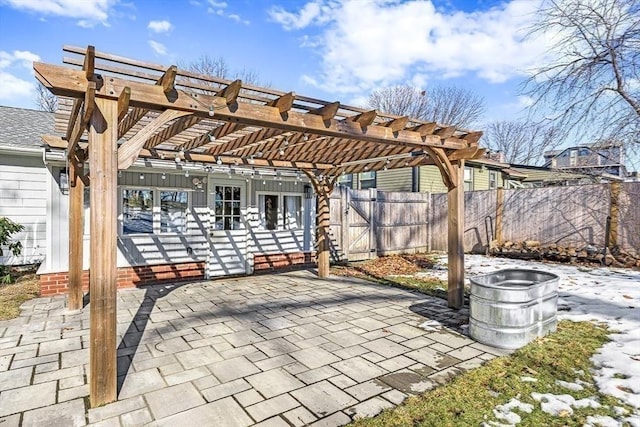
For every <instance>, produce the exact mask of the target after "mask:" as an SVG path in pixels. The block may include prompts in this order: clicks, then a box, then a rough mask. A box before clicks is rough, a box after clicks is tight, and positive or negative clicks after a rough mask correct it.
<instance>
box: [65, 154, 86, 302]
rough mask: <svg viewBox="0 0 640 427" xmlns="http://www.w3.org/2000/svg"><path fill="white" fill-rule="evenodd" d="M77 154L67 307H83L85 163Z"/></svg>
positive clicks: (71, 201)
mask: <svg viewBox="0 0 640 427" xmlns="http://www.w3.org/2000/svg"><path fill="white" fill-rule="evenodd" d="M80 161H84V159H78V158H77V157H76V156H75V155H73V156H72V161H70V162H69V170H68V176H69V284H68V289H67V295H68V299H67V308H68V309H69V310H80V309H81V308H82V297H83V292H82V260H83V243H84V242H83V235H84V215H83V211H84V182H83V181H82V179H81V177H82V175H84V170H83V169H84V167H83V166H84V165H82V166H81V165H80V164H79V163H80Z"/></svg>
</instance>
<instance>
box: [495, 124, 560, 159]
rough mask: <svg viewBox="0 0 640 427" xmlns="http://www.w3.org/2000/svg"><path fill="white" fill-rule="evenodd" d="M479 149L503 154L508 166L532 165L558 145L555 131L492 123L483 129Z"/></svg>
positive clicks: (548, 128)
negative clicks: (482, 148)
mask: <svg viewBox="0 0 640 427" xmlns="http://www.w3.org/2000/svg"><path fill="white" fill-rule="evenodd" d="M482 141H483V145H485V146H486V147H487V148H488V149H489V150H491V151H498V152H502V153H503V154H504V158H505V161H506V162H508V163H516V164H524V165H535V164H539V163H541V160H542V155H543V154H544V152H545V151H547V150H552V149H554V148H556V147H557V146H558V145H560V142H561V140H560V139H559V138H558V131H557V130H556V129H555V128H553V127H543V126H541V125H539V124H537V123H530V122H523V121H498V122H492V123H489V124H488V125H487V127H486V128H485V129H484V135H483V136H482Z"/></svg>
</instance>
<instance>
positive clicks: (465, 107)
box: [368, 85, 485, 128]
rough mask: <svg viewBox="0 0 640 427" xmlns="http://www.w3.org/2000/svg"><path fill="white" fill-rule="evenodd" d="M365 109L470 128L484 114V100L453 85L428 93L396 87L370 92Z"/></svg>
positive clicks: (409, 87)
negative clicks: (367, 107)
mask: <svg viewBox="0 0 640 427" xmlns="http://www.w3.org/2000/svg"><path fill="white" fill-rule="evenodd" d="M368 104H369V107H371V108H375V109H376V110H380V111H383V112H385V113H389V114H395V115H398V116H409V117H412V118H416V119H421V120H427V121H433V122H437V123H439V124H443V125H453V126H456V127H459V128H468V127H471V126H473V124H474V123H476V122H477V121H478V120H479V119H480V118H481V117H482V115H483V114H484V110H485V105H484V99H483V98H482V97H480V96H478V95H477V94H475V93H473V92H471V91H468V90H466V89H462V88H459V87H456V86H436V87H434V88H432V89H430V90H428V91H424V90H420V89H417V88H415V87H413V86H407V85H398V86H391V87H386V88H382V89H377V90H374V91H373V92H372V93H371V95H369V102H368Z"/></svg>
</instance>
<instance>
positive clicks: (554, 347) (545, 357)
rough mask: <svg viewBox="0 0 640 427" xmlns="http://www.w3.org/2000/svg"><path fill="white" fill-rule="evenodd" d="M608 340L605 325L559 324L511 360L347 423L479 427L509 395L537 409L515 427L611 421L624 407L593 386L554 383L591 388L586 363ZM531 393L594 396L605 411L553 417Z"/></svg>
mask: <svg viewBox="0 0 640 427" xmlns="http://www.w3.org/2000/svg"><path fill="white" fill-rule="evenodd" d="M607 341H608V338H607V329H606V328H605V327H603V326H599V325H594V324H592V323H589V322H577V323H575V322H570V321H562V322H560V323H559V325H558V331H557V332H556V333H554V334H552V335H550V336H548V337H545V338H543V339H540V340H537V341H534V342H532V343H530V344H528V345H527V346H525V347H523V348H521V349H520V350H518V351H516V352H515V353H514V354H512V355H511V356H505V357H500V358H496V359H493V360H491V361H489V362H487V363H486V364H485V365H483V366H482V367H480V368H477V369H474V370H471V371H468V372H466V373H463V374H461V375H459V376H457V377H456V378H454V379H453V380H452V381H451V382H450V383H448V384H446V385H444V386H441V387H439V388H436V389H434V390H431V391H429V392H427V393H425V394H422V395H420V396H416V397H411V398H409V399H407V401H405V403H404V404H403V405H401V406H399V407H397V408H395V409H392V410H387V411H385V412H383V413H382V414H381V415H379V416H377V417H375V418H371V419H364V420H357V421H355V422H354V423H352V424H351V425H352V426H356V427H363V426H372V427H376V426H380V427H390V426H414V425H416V426H438V427H440V426H456V427H457V426H478V425H480V423H482V422H486V421H490V420H493V421H500V420H498V419H496V418H495V417H494V415H493V408H495V407H496V406H497V405H501V404H505V403H507V402H508V401H509V400H510V399H511V398H513V397H517V398H518V399H519V400H520V401H521V402H524V403H530V404H533V405H534V408H535V409H534V411H533V412H532V413H531V414H526V413H523V412H518V411H517V410H516V413H518V414H519V415H520V416H521V417H522V422H521V423H520V424H518V426H582V425H583V424H584V423H585V421H586V417H587V416H588V415H598V414H600V415H609V416H611V417H614V418H615V415H614V413H613V410H612V406H614V405H616V406H622V407H625V405H623V404H621V403H620V402H619V401H617V399H615V398H613V397H610V396H606V395H603V394H600V393H598V391H597V389H596V388H595V386H585V390H583V391H572V390H568V389H566V388H563V387H561V386H559V385H557V384H556V383H555V381H556V380H564V381H568V382H574V381H575V380H576V379H578V378H579V379H581V380H582V381H585V382H587V383H589V384H593V377H592V375H591V374H590V373H589V372H590V368H591V367H592V365H591V362H590V360H589V359H590V357H591V356H592V355H593V354H594V353H595V352H596V351H597V350H598V349H599V348H600V347H602V345H603V344H604V343H606V342H607ZM580 371H582V372H580ZM576 372H580V373H579V374H578V373H576ZM523 376H528V377H534V378H536V379H537V380H538V381H537V382H524V381H522V380H521V377H523ZM532 392H538V393H553V394H570V395H572V396H574V398H576V399H581V398H585V397H590V396H596V397H597V398H598V400H599V402H600V403H601V404H602V405H603V407H602V408H599V409H593V408H583V409H574V412H573V414H571V415H569V414H565V416H562V417H559V416H552V415H549V414H547V413H545V412H543V411H542V410H541V409H540V404H539V403H538V402H535V401H534V400H533V399H532V398H531V393H532ZM627 409H629V408H628V407H627ZM503 423H505V422H503Z"/></svg>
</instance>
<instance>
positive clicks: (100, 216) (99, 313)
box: [89, 98, 118, 408]
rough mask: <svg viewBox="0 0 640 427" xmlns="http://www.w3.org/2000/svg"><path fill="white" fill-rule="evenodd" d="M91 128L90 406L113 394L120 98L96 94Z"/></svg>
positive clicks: (115, 377)
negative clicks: (102, 96)
mask: <svg viewBox="0 0 640 427" xmlns="http://www.w3.org/2000/svg"><path fill="white" fill-rule="evenodd" d="M95 103H96V105H95V109H94V111H93V115H92V117H91V127H90V131H89V166H90V170H91V186H90V189H91V191H90V195H91V246H90V247H91V254H90V258H91V267H90V289H91V304H90V307H91V310H90V323H91V329H90V386H89V398H90V402H91V407H93V408H95V407H97V406H100V405H104V404H107V403H110V402H113V401H115V400H116V398H117V376H116V375H117V373H116V236H117V234H118V233H117V228H116V214H117V177H118V156H117V152H118V146H117V137H118V102H117V101H115V100H110V99H105V98H96V100H95Z"/></svg>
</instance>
